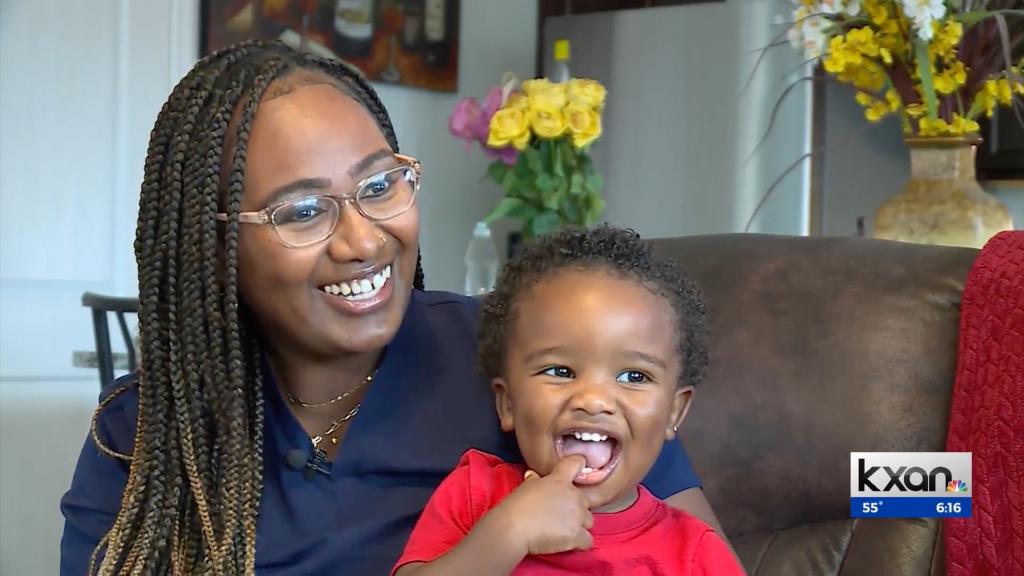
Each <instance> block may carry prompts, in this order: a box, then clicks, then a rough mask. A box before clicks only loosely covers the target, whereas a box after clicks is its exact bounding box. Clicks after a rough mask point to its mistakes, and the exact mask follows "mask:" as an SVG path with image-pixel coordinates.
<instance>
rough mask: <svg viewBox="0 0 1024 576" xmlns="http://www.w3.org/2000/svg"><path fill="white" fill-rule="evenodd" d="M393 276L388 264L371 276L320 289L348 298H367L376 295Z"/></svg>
mask: <svg viewBox="0 0 1024 576" xmlns="http://www.w3.org/2000/svg"><path fill="white" fill-rule="evenodd" d="M390 278H391V265H390V264H388V265H387V266H385V267H384V269H383V270H381V271H380V272H377V273H376V274H374V275H373V276H371V277H370V278H361V279H358V280H346V281H344V282H338V283H337V284H328V285H326V286H321V287H320V289H321V290H323V291H324V292H326V293H328V294H333V295H335V296H341V297H342V298H345V299H346V300H354V301H355V300H367V299H369V298H373V297H374V296H376V295H377V294H378V293H379V292H380V289H381V288H383V287H384V284H385V283H387V281H388V280H389V279H390Z"/></svg>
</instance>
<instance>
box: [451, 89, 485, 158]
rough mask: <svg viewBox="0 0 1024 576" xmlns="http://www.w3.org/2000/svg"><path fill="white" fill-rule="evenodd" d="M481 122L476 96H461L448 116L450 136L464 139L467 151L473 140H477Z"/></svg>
mask: <svg viewBox="0 0 1024 576" xmlns="http://www.w3.org/2000/svg"><path fill="white" fill-rule="evenodd" d="M487 119H488V122H490V116H488V118H487ZM480 123H481V110H480V102H479V101H477V99H476V98H474V97H472V96H470V97H469V98H463V99H462V100H459V102H458V103H457V104H455V108H454V109H453V110H452V115H451V116H450V117H449V118H448V131H449V132H451V133H452V136H455V137H456V138H462V139H463V140H465V141H466V150H467V151H469V147H470V146H471V145H472V144H473V142H474V141H477V140H479V136H478V134H479V132H478V130H479V125H480ZM484 129H485V132H484V138H485V139H486V138H487V132H486V126H485V128H484Z"/></svg>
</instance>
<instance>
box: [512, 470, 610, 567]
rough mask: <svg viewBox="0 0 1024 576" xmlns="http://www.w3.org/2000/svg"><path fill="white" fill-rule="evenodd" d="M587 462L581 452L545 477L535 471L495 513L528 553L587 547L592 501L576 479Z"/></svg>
mask: <svg viewBox="0 0 1024 576" xmlns="http://www.w3.org/2000/svg"><path fill="white" fill-rule="evenodd" d="M586 463H587V460H586V458H584V457H583V456H580V455H573V456H569V457H568V458H563V459H562V460H560V461H559V462H558V464H556V465H555V469H554V470H552V471H551V474H548V475H547V476H545V477H543V478H541V477H540V476H539V475H538V474H537V473H536V472H533V471H532V470H531V471H529V472H527V473H526V479H525V481H524V482H523V484H522V485H521V486H519V488H516V490H515V491H514V492H512V494H509V496H508V497H507V498H505V500H504V501H503V502H502V503H501V504H499V505H498V507H496V508H495V509H494V510H493V511H492V512H493V513H497V514H496V515H499V516H500V517H501V518H502V521H503V522H502V523H503V524H504V525H505V526H507V527H508V529H509V532H510V534H509V536H512V537H513V538H515V539H516V540H517V541H518V542H522V543H524V544H525V546H526V550H527V554H554V553H556V552H566V551H569V550H586V549H587V548H590V546H591V544H592V540H591V537H590V532H588V529H589V528H590V527H592V526H593V525H594V516H593V515H592V514H591V513H590V509H589V502H588V501H587V498H586V496H584V495H583V492H581V491H580V490H579V489H578V488H576V486H575V485H573V483H572V481H573V479H574V478H576V475H577V474H579V472H580V470H581V469H582V468H583V466H584V465H585V464H586Z"/></svg>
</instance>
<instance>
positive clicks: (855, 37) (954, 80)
mask: <svg viewBox="0 0 1024 576" xmlns="http://www.w3.org/2000/svg"><path fill="white" fill-rule="evenodd" d="M791 1H792V2H793V3H794V9H793V21H792V22H791V24H790V26H789V27H788V29H787V33H788V36H789V40H790V42H791V43H792V44H793V46H794V47H797V48H802V49H803V51H804V54H805V56H806V57H807V60H808V61H809V62H814V63H816V62H818V61H819V60H820V61H821V63H822V65H823V66H824V69H825V71H826V72H827V73H828V74H829V75H830V76H832V77H833V78H835V79H837V80H839V81H840V82H844V83H847V84H852V85H853V86H855V87H856V88H857V90H858V92H857V96H856V98H857V102H858V103H860V104H861V105H862V106H863V107H864V115H865V116H866V117H867V119H868V120H870V121H872V122H877V121H879V120H881V119H882V118H883V117H885V116H887V115H889V114H900V115H901V118H902V121H903V131H904V133H905V134H906V135H907V136H919V137H932V136H966V135H973V134H975V133H977V132H978V130H979V126H978V122H977V120H978V118H980V117H981V116H991V115H992V112H993V110H994V109H995V108H996V107H997V106H1006V107H1016V108H1017V113H1018V118H1020V117H1021V116H1020V109H1021V97H1022V96H1024V77H1022V76H1021V72H1022V70H1021V68H1022V67H1024V59H1019V56H1017V58H1018V60H1014V56H1013V54H1020V52H1019V50H1020V48H1021V46H1022V45H1024V9H1021V8H1024V4H1022V1H1021V0H791Z"/></svg>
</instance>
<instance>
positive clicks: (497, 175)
mask: <svg viewBox="0 0 1024 576" xmlns="http://www.w3.org/2000/svg"><path fill="white" fill-rule="evenodd" d="M511 169H512V168H511V167H510V166H509V165H508V164H505V163H504V162H502V161H501V160H495V161H494V162H491V165H490V166H488V167H487V176H488V177H489V178H490V179H491V180H493V181H494V183H495V184H498V185H499V186H500V185H501V183H502V182H504V181H505V174H507V173H508V172H509V170H511Z"/></svg>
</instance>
